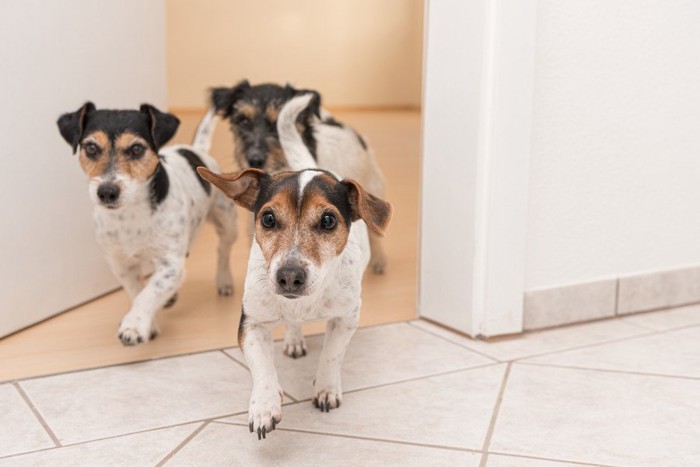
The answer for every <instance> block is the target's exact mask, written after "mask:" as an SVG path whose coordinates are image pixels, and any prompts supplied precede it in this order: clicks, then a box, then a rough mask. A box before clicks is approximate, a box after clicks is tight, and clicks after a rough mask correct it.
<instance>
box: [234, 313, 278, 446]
mask: <svg viewBox="0 0 700 467" xmlns="http://www.w3.org/2000/svg"><path fill="white" fill-rule="evenodd" d="M242 326H244V327H243V328H242V329H241V331H240V332H239V342H240V344H241V349H242V350H243V355H244V356H245V359H246V362H248V368H250V373H251V375H252V377H253V391H252V393H251V394H250V404H249V406H248V427H249V428H250V432H251V433H253V432H256V433H257V434H258V439H262V438H265V435H266V433H269V432H271V431H272V430H274V429H275V426H276V425H277V424H278V423H279V422H280V421H281V420H282V400H283V398H284V393H283V392H282V388H281V387H280V385H279V382H278V380H277V371H276V370H275V347H274V344H273V342H272V334H271V332H270V331H271V329H270V327H269V325H266V324H255V323H250V324H249V321H248V322H246V323H245V325H243V324H242Z"/></svg>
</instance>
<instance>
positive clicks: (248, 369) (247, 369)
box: [221, 349, 299, 402]
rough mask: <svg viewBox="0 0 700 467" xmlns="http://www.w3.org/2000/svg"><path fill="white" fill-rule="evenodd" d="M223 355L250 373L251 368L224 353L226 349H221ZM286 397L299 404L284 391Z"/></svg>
mask: <svg viewBox="0 0 700 467" xmlns="http://www.w3.org/2000/svg"><path fill="white" fill-rule="evenodd" d="M221 353H223V354H224V355H226V356H227V357H228V358H230V359H231V360H233V361H234V362H236V363H238V364H239V365H241V366H242V367H243V368H245V369H246V371H248V372H249V373H250V368H248V367H247V366H245V364H244V363H243V362H240V361H238V360H236V358H234V357H233V356H232V355H229V354H228V353H227V352H226V351H224V349H221ZM284 395H285V397H287V398H289V399H290V400H291V401H292V402H299V400H298V399H296V398H295V397H292V395H291V394H289V393H288V392H287V391H284Z"/></svg>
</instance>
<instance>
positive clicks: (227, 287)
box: [216, 273, 233, 297]
mask: <svg viewBox="0 0 700 467" xmlns="http://www.w3.org/2000/svg"><path fill="white" fill-rule="evenodd" d="M216 292H217V293H218V294H219V295H221V296H222V297H228V296H230V295H233V278H232V277H231V273H228V274H218V275H217V277H216Z"/></svg>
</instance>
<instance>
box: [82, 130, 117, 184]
mask: <svg viewBox="0 0 700 467" xmlns="http://www.w3.org/2000/svg"><path fill="white" fill-rule="evenodd" d="M110 147H111V145H110V142H109V136H107V133H105V132H104V131H95V132H94V133H91V134H89V135H87V136H86V137H85V138H83V141H82V143H81V145H80V156H79V160H80V167H81V168H82V169H83V172H85V174H86V175H87V176H88V178H94V177H98V176H100V175H102V174H104V173H105V171H106V169H107V165H108V164H109V150H110ZM88 153H89V154H88Z"/></svg>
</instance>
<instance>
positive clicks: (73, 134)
mask: <svg viewBox="0 0 700 467" xmlns="http://www.w3.org/2000/svg"><path fill="white" fill-rule="evenodd" d="M94 110H95V104H93V103H92V102H86V103H85V104H83V105H82V107H80V108H79V109H78V110H76V111H75V112H69V113H65V114H63V115H61V116H60V117H59V119H58V121H57V122H56V124H57V125H58V131H59V132H61V136H63V139H65V140H66V142H67V143H68V144H70V145H71V147H72V148H73V153H75V151H76V149H78V144H80V138H81V137H82V136H83V131H85V122H86V121H87V117H88V115H89V114H90V113H91V112H93V111H94Z"/></svg>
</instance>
